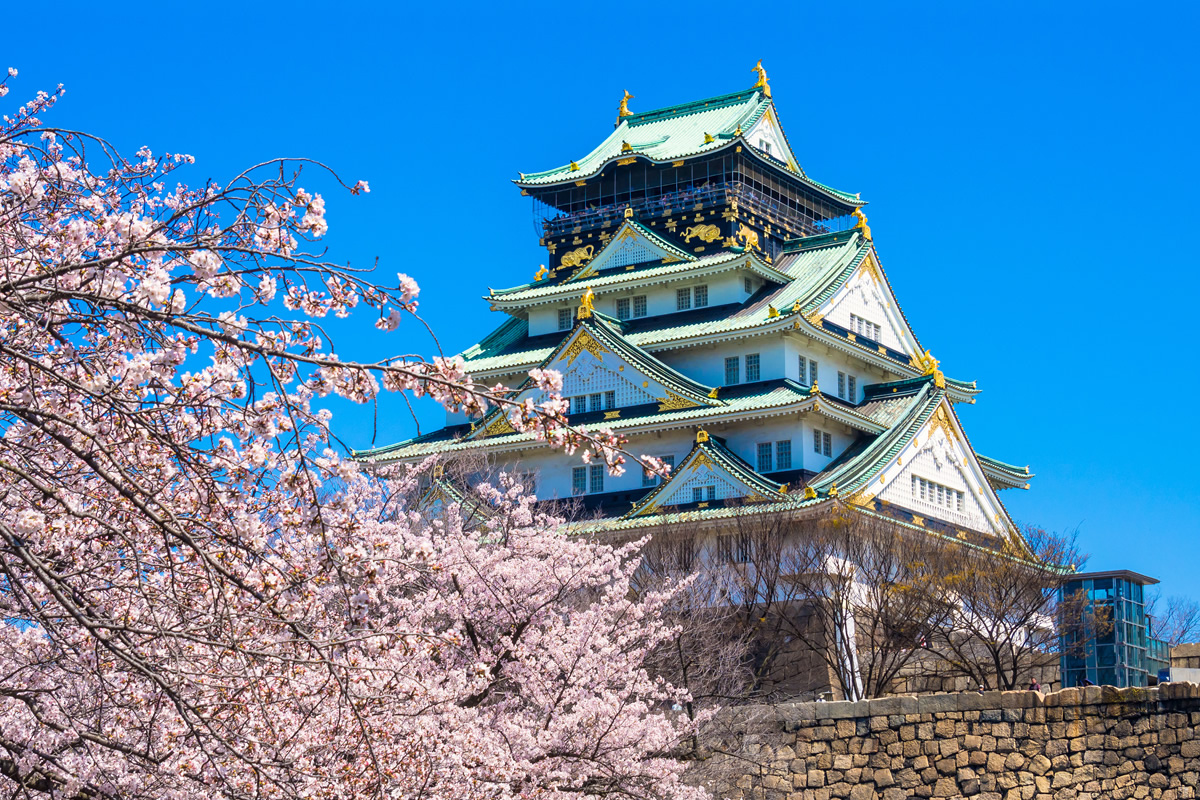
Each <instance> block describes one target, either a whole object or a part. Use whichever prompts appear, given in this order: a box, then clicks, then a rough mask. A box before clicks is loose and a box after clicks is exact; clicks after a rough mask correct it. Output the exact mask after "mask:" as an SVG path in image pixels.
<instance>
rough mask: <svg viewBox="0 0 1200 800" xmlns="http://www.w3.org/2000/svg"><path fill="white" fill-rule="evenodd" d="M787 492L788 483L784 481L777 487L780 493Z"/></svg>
mask: <svg viewBox="0 0 1200 800" xmlns="http://www.w3.org/2000/svg"><path fill="white" fill-rule="evenodd" d="M787 492H788V484H786V483H785V484H783V485H782V486H780V487H779V493H780V494H787Z"/></svg>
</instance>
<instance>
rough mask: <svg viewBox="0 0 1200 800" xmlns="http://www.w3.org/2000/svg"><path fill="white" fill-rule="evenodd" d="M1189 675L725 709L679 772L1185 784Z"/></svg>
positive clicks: (788, 786)
mask: <svg viewBox="0 0 1200 800" xmlns="http://www.w3.org/2000/svg"><path fill="white" fill-rule="evenodd" d="M1198 727H1200V686H1198V685H1196V684H1188V683H1177V684H1163V685H1162V686H1159V687H1157V688H1152V689H1114V688H1112V687H1110V686H1105V687H1098V686H1092V687H1086V688H1083V689H1066V690H1063V691H1060V692H1057V693H1054V694H1048V695H1043V694H1041V693H1040V692H1029V691H1016V692H985V693H982V694H980V693H978V692H966V693H958V694H939V695H927V696H924V697H886V698H882V699H878V700H865V701H862V702H858V703H850V702H836V703H793V704H786V705H778V706H773V707H744V708H735V709H729V710H727V711H726V712H724V713H722V714H721V715H719V716H718V717H717V719H716V720H714V721H713V723H712V725H711V726H710V728H709V730H708V734H707V736H706V737H705V738H704V740H703V741H702V748H701V758H700V760H699V761H698V762H697V763H696V765H695V766H694V767H693V768H692V770H691V772H690V777H691V779H692V780H693V781H695V782H697V783H702V784H704V785H706V786H707V787H708V788H709V789H710V790H711V791H712V793H713V795H714V797H717V798H746V799H747V800H750V799H753V800H830V799H831V798H849V800H880V799H882V800H905V798H910V797H931V798H959V797H969V798H978V800H1065V798H1073V799H1075V800H1109V799H1110V798H1111V799H1112V800H1121V799H1122V798H1139V799H1140V798H1155V799H1156V800H1182V799H1183V798H1196V797H1197V796H1198V795H1197V784H1198V782H1200V736H1198V735H1197V729H1198Z"/></svg>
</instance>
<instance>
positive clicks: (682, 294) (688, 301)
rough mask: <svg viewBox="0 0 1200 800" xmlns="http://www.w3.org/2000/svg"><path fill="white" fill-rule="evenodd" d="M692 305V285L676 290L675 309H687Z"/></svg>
mask: <svg viewBox="0 0 1200 800" xmlns="http://www.w3.org/2000/svg"><path fill="white" fill-rule="evenodd" d="M691 307H692V287H690V286H688V287H686V288H683V289H676V290H675V310H676V311H686V310H687V309H689V308H691Z"/></svg>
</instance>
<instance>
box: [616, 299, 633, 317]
mask: <svg viewBox="0 0 1200 800" xmlns="http://www.w3.org/2000/svg"><path fill="white" fill-rule="evenodd" d="M629 317H630V314H629V298H628V297H622V298H621V299H619V300H617V319H629Z"/></svg>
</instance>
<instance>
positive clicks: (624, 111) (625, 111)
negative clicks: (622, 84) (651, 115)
mask: <svg viewBox="0 0 1200 800" xmlns="http://www.w3.org/2000/svg"><path fill="white" fill-rule="evenodd" d="M624 91H625V96H624V97H622V98H621V104H620V105H618V106H617V119H620V118H621V117H632V116H633V112H632V111H630V110H629V101H630V100H632V99H633V95H631V94H630V93H629V90H628V89H625V90H624Z"/></svg>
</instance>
